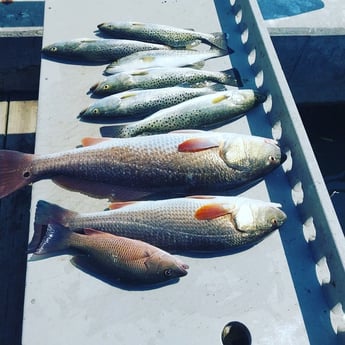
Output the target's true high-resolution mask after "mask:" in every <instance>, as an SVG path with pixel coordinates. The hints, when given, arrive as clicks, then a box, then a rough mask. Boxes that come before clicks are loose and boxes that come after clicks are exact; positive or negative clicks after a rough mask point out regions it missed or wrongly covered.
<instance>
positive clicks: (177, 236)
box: [32, 195, 287, 251]
mask: <svg viewBox="0 0 345 345" xmlns="http://www.w3.org/2000/svg"><path fill="white" fill-rule="evenodd" d="M110 208H111V209H110V210H108V211H101V212H90V213H78V212H75V211H71V210H68V209H65V208H62V207H60V206H58V205H55V204H51V203H49V202H46V201H43V200H40V201H38V203H37V205H36V213H35V224H36V227H37V225H44V224H47V223H58V224H63V225H64V226H67V227H69V228H71V229H72V230H78V229H82V228H85V227H86V228H89V227H92V228H95V229H99V230H101V231H104V232H108V233H112V234H116V235H118V236H125V237H128V238H133V239H140V240H142V241H145V242H148V243H151V244H153V245H155V246H158V247H160V248H164V249H166V250H170V251H171V250H172V251H175V250H203V251H213V250H223V249H233V248H239V247H242V246H246V245H249V244H253V243H256V242H258V241H260V240H261V239H263V238H264V237H266V236H267V235H268V234H270V233H271V232H272V231H274V230H276V229H277V228H279V227H281V226H282V225H283V224H284V222H285V220H286V218H287V217H286V214H285V213H284V212H283V211H282V210H281V209H280V208H281V205H280V204H277V203H273V202H268V201H261V200H255V199H249V198H245V197H238V196H236V197H231V196H212V195H210V196H192V197H187V198H173V199H166V200H158V201H138V202H130V203H115V204H111V205H110ZM37 228H38V229H39V227H37ZM32 242H33V245H32V246H33V247H35V245H34V243H35V242H36V241H35V239H33V241H32Z"/></svg>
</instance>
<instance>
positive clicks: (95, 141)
mask: <svg viewBox="0 0 345 345" xmlns="http://www.w3.org/2000/svg"><path fill="white" fill-rule="evenodd" d="M108 140H111V138H91V137H86V138H83V139H82V140H81V145H82V146H92V145H97V144H100V143H103V142H105V141H108Z"/></svg>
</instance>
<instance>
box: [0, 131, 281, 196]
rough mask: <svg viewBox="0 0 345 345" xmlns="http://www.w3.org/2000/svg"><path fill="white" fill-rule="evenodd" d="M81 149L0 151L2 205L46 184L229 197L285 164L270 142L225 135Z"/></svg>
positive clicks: (178, 135)
mask: <svg viewBox="0 0 345 345" xmlns="http://www.w3.org/2000/svg"><path fill="white" fill-rule="evenodd" d="M82 144H83V146H84V147H81V148H75V149H72V150H66V151H61V152H56V153H49V154H41V155H39V154H27V153H22V152H18V151H12V150H0V198H3V197H5V196H6V195H9V194H11V193H13V192H14V191H15V190H18V189H19V188H22V187H24V186H26V185H28V184H30V183H34V182H36V181H40V180H43V179H52V180H53V181H54V182H55V183H57V184H58V185H60V186H62V187H64V188H67V189H69V190H73V191H79V192H81V193H84V194H87V195H89V196H93V197H98V198H108V199H111V200H123V201H124V200H138V199H142V198H144V197H148V196H151V197H152V196H155V195H156V194H162V193H163V194H164V193H166V194H168V195H172V194H173V195H178V194H179V193H181V194H180V195H188V194H191V193H193V194H195V193H206V194H207V193H211V192H215V191H223V192H224V191H225V190H230V189H234V188H237V187H241V186H245V185H247V184H249V183H254V182H255V181H257V180H258V179H261V178H263V177H264V176H265V175H266V174H268V173H269V172H271V171H272V170H274V169H275V168H277V167H278V166H279V165H280V164H281V163H282V162H283V161H284V160H285V159H286V155H285V154H284V153H282V152H281V149H280V147H279V146H278V145H277V142H276V141H274V140H272V139H268V138H264V137H258V136H253V135H244V134H236V133H228V132H211V131H179V132H174V133H166V134H157V135H150V136H142V137H134V138H115V139H113V138H85V139H83V141H82Z"/></svg>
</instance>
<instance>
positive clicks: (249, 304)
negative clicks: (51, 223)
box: [23, 0, 343, 345]
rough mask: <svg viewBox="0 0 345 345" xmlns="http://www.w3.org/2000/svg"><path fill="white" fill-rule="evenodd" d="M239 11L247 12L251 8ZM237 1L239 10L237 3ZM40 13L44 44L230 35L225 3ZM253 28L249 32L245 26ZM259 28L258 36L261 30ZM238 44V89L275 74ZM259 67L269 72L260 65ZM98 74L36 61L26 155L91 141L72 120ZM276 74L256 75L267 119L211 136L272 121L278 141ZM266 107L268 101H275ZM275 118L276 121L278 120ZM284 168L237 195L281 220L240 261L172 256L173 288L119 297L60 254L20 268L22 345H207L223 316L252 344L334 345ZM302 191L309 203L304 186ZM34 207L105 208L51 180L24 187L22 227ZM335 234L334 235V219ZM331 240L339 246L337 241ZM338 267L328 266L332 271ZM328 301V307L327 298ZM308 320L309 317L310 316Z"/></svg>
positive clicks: (86, 128) (90, 131)
mask: <svg viewBox="0 0 345 345" xmlns="http://www.w3.org/2000/svg"><path fill="white" fill-rule="evenodd" d="M248 3H249V4H251V5H252V6H254V7H255V3H253V2H251V1H250V2H248ZM244 5H246V6H247V3H245V4H244ZM45 6H46V11H45V24H44V36H43V43H44V44H49V43H52V42H54V41H57V40H61V39H69V38H76V37H92V36H93V30H95V28H96V25H97V24H99V23H101V22H103V21H108V20H113V19H114V20H115V19H118V20H120V19H121V20H141V21H147V22H157V23H158V22H163V23H166V24H171V25H175V26H179V27H193V28H194V29H195V30H198V31H205V32H214V31H219V30H220V29H221V28H223V29H224V28H228V29H230V30H233V29H234V30H235V31H236V26H235V25H234V23H233V22H232V17H231V15H230V14H229V10H230V7H229V5H228V3H224V2H220V1H216V2H215V3H213V2H209V1H204V0H199V1H197V2H186V1H180V2H178V1H168V0H167V1H152V2H150V6H143V3H142V2H140V1H137V0H131V1H128V2H124V3H121V6H120V7H119V6H118V5H117V4H116V3H115V2H112V1H106V0H103V1H99V2H97V3H95V2H92V3H91V2H90V3H84V2H83V6H82V9H83V15H82V16H78V21H77V22H76V13H79V12H80V8H81V3H80V2H79V1H76V2H73V3H71V2H67V1H53V0H50V1H46V4H45ZM216 7H217V8H216ZM196 8H197V9H198V10H197V11H196V10H195V9H196ZM256 10H257V8H256ZM217 11H218V13H217ZM205 14H207V20H205ZM262 23H263V22H260V25H262ZM252 24H253V25H254V26H255V23H252ZM252 30H254V31H255V32H256V31H257V28H255V27H254V28H250V29H249V32H252ZM261 30H263V36H264V37H265V39H266V40H267V38H268V34H267V32H265V29H264V25H262V27H261ZM236 33H237V34H238V32H236ZM265 35H266V36H265ZM256 37H258V36H256ZM249 41H250V42H251V43H249V44H248V45H247V47H250V44H254V45H257V47H258V49H257V56H258V59H257V60H258V61H257V63H256V65H254V66H252V69H249V66H248V64H247V60H246V59H247V58H246V59H244V55H243V54H244V50H243V47H242V48H241V44H240V42H239V41H238V38H237V37H234V39H230V42H232V43H234V45H235V46H236V47H234V48H238V53H236V54H233V56H232V57H231V59H232V61H233V63H234V65H235V66H236V67H238V68H239V69H240V72H241V74H242V76H244V77H248V82H247V84H246V85H245V86H247V87H249V86H255V84H253V79H252V78H253V76H254V75H255V73H253V70H255V69H257V70H258V71H259V70H260V68H258V67H259V66H257V65H261V66H260V67H261V68H264V69H265V71H266V70H267V69H268V70H269V68H270V67H271V66H270V64H272V61H273V63H274V66H275V68H277V66H278V67H279V62H278V59H277V57H276V56H275V55H274V52H273V48H272V45H270V44H271V43H270V42H268V43H266V44H265V45H262V42H260V41H256V43H255V40H254V39H253V37H250V39H249ZM253 42H254V43H253ZM265 49H268V50H269V51H270V54H271V55H270V58H271V60H268V59H266V58H267V57H263V56H262V54H261V52H265ZM250 50H251V49H250V48H249V51H250ZM241 61H242V62H241ZM265 61H266V62H267V64H268V66H265ZM230 65H231V64H230V61H229V60H228V58H219V59H215V60H213V61H210V62H208V63H207V65H206V67H207V68H210V69H212V68H213V69H217V70H222V69H226V68H229V67H230ZM103 69H104V66H78V65H70V64H60V63H57V62H53V61H48V60H44V59H43V60H42V65H41V79H40V95H39V114H38V124H37V134H36V152H37V153H48V152H57V151H60V150H65V149H69V148H71V147H74V146H76V145H78V144H79V142H80V139H81V138H82V137H84V136H98V135H99V132H98V126H97V125H94V124H87V123H81V122H79V121H77V120H76V118H75V117H76V115H77V114H78V113H79V111H80V110H81V109H83V108H84V107H85V106H86V105H88V104H89V103H91V100H90V98H89V97H88V96H87V95H86V91H87V90H88V89H89V87H90V86H91V85H92V84H93V83H94V82H96V81H97V80H98V79H99V78H102V76H101V72H102V70H103ZM275 72H276V70H274V69H273V71H271V72H268V73H271V74H270V75H269V74H267V76H269V77H268V78H266V77H265V79H264V85H263V89H266V90H268V91H269V92H270V93H271V94H272V100H273V106H272V110H271V111H270V114H269V116H266V115H267V114H265V113H264V111H263V108H258V109H257V110H256V111H254V112H252V113H251V114H249V116H248V117H244V118H242V119H239V120H238V121H236V122H234V123H232V124H229V125H227V126H225V127H223V128H221V129H220V130H225V129H226V130H229V131H234V132H241V133H252V134H256V135H268V136H272V128H271V125H270V121H272V123H273V124H275V128H276V129H274V130H273V135H274V136H278V137H279V126H278V125H277V123H278V122H277V121H278V118H279V116H280V115H282V116H283V118H284V117H289V116H292V118H294V117H295V118H296V121H297V123H299V121H300V119H299V115H298V113H297V111H296V110H295V108H294V107H293V105H292V106H291V105H290V107H288V108H289V109H290V110H291V109H292V110H293V111H296V113H295V114H280V112H281V111H282V109H285V108H284V106H286V104H284V101H286V99H283V100H281V94H280V92H284V93H285V94H284V96H285V97H287V99H288V101H287V102H288V103H289V104H290V103H291V102H292V103H293V100H292V97H291V94H290V93H289V89H288V88H287V85H286V83H285V80H284V76H283V74H282V71H281V70H279V69H278V75H275V74H274V73H275ZM272 73H273V75H272ZM264 76H266V75H264ZM274 77H277V78H279V81H280V82H279V83H278V84H275V82H276V81H275V80H274ZM270 85H271V86H272V85H275V86H276V85H279V86H283V90H271V89H270ZM276 100H279V102H278V103H276ZM282 121H283V123H284V125H285V124H286V125H288V123H289V122H288V121H287V120H285V122H284V120H282ZM277 128H278V129H277ZM290 130H291V131H292V132H293V131H294V130H295V128H293V127H291V128H289V127H286V128H285V127H283V130H282V143H283V144H284V145H287V147H288V149H291V150H292V153H293V156H294V155H295V153H296V152H295V150H296V151H298V152H297V153H298V154H297V156H296V157H297V158H296V159H298V158H300V157H303V154H304V152H300V151H299V150H300V145H301V143H300V142H296V143H295V144H294V145H295V146H294V145H291V144H292V143H291V142H290V140H289V134H288V133H286V131H290ZM298 131H301V133H302V138H300V139H301V140H302V141H303V140H306V143H305V144H306V147H307V149H306V150H307V151H308V149H309V150H310V145H308V142H307V139H306V138H307V137H306V135H305V133H304V131H303V130H301V129H300V128H299V129H298ZM299 134H300V132H299V133H297V136H298V135H299ZM307 156H308V159H309V162H308V164H310V166H311V168H312V169H313V170H315V173H316V178H317V180H316V183H317V184H318V185H320V186H318V188H320V189H321V193H324V191H325V188H324V185H323V182H322V177H321V174H318V172H319V171H318V166H317V164H316V161H315V157H314V156H313V155H312V154H309V153H308V154H307ZM294 159H295V156H294ZM296 161H297V160H296ZM289 164H290V165H293V167H294V168H295V164H292V163H291V162H289V161H288V162H287V165H285V166H284V169H278V170H277V171H275V172H274V173H272V174H271V175H270V176H268V177H267V178H266V179H265V181H262V182H260V183H259V184H257V185H256V186H254V187H253V188H251V189H249V190H248V191H246V192H244V193H243V194H244V195H246V196H250V197H256V198H260V199H266V200H269V199H271V200H272V201H276V202H281V203H282V204H283V208H284V210H285V211H286V212H287V213H288V216H289V220H288V222H287V223H286V224H285V225H284V226H283V227H282V228H281V229H280V230H279V231H276V232H275V233H273V234H272V235H271V236H269V237H268V238H267V239H265V240H264V241H263V242H261V243H260V244H258V245H257V246H255V247H253V248H250V249H249V250H247V251H243V252H241V253H237V254H234V255H228V256H216V257H210V258H197V257H185V256H183V259H184V260H185V261H186V262H187V263H188V264H189V265H190V267H191V268H190V270H189V274H188V275H187V276H186V277H184V278H182V279H181V280H180V281H179V282H178V283H177V284H173V285H168V286H165V287H162V288H159V289H153V290H146V291H142V290H135V289H134V290H131V291H128V290H125V289H121V288H119V287H114V286H110V285H108V284H106V283H104V282H102V281H100V280H97V279H95V278H94V277H92V276H90V275H87V274H85V273H84V272H82V271H80V270H78V269H77V268H75V267H74V266H73V265H71V263H70V262H69V260H70V257H69V256H60V257H54V258H49V259H47V260H41V261H37V262H29V263H28V267H27V281H26V295H25V304H24V324H23V344H25V345H31V344H35V345H40V344H46V343H47V339H49V344H51V345H54V344H61V343H67V344H69V343H76V342H77V343H83V344H85V345H87V344H94V343H102V344H105V345H107V344H114V343H118V344H123V345H125V344H133V343H137V342H138V339H140V343H141V344H175V343H176V342H179V343H180V344H190V343H192V344H193V343H198V344H199V343H202V344H211V343H213V344H217V343H220V332H221V330H222V328H223V326H224V325H225V324H226V323H227V322H229V321H231V320H239V321H242V322H244V323H245V324H246V325H247V326H248V327H249V329H250V331H251V333H252V337H253V339H254V341H255V344H262V345H263V344H284V345H286V344H296V341H298V344H301V345H303V344H318V341H320V343H329V344H336V343H337V337H336V335H335V333H334V331H333V326H332V324H331V322H330V318H331V313H330V311H329V305H328V304H327V300H326V298H325V297H324V295H323V292H322V288H321V287H320V284H319V282H318V279H317V276H316V274H315V257H314V254H315V251H314V254H313V252H312V251H311V248H310V246H309V244H308V242H307V241H306V240H305V233H304V228H305V227H306V226H305V225H303V223H302V221H303V222H304V220H302V221H301V218H300V215H299V214H298V213H297V209H296V207H295V205H294V200H293V199H294V198H297V199H298V198H300V194H301V193H300V192H298V188H297V187H296V190H297V192H292V191H291V187H290V185H289V184H288V177H289V176H291V178H290V180H292V182H294V181H295V177H294V176H295V175H294V173H289V170H290V169H289V166H288V165H289ZM302 166H303V169H304V165H302ZM303 169H302V170H303ZM285 171H287V174H285ZM304 173H305V172H303V171H302V174H304ZM313 178H314V176H313ZM292 185H294V184H292ZM311 193H312V194H313V195H314V190H312V192H311ZM313 197H314V196H313ZM39 199H44V200H47V201H50V202H54V203H57V204H60V205H61V206H64V207H66V208H70V209H74V210H78V211H92V210H101V209H103V208H104V207H105V206H106V205H107V203H106V202H105V201H99V200H97V201H95V200H94V199H91V198H87V197H85V196H82V195H79V194H77V193H72V192H68V191H65V190H62V189H61V188H59V187H57V186H55V185H54V184H53V183H51V182H50V181H41V182H37V183H36V184H34V186H33V195H32V209H31V220H32V217H33V215H34V209H35V205H36V202H37V201H38V200H39ZM329 204H330V201H329V203H328V204H327V205H329ZM333 211H334V210H333ZM31 223H32V221H31ZM326 225H327V226H328V225H329V224H326ZM315 226H316V227H317V226H318V224H315ZM327 226H326V228H327ZM334 228H335V229H336V230H337V224H336V223H335V224H334ZM31 232H32V229H31ZM337 234H338V233H337V232H336V233H335V237H336V236H337ZM333 235H334V234H333ZM337 243H339V246H341V245H343V242H342V241H341V240H339V241H338V242H337ZM333 249H338V248H333ZM339 249H340V248H339ZM316 252H317V251H316ZM321 252H322V250H321ZM340 260H342V258H340ZM341 269H342V267H339V271H341ZM333 296H336V298H335V300H337V301H339V298H338V297H339V296H338V295H337V293H334V294H333ZM315 315H318V317H317V318H315ZM340 315H341V313H340ZM320 330H321V332H320ZM200 339H202V340H200Z"/></svg>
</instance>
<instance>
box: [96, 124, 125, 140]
mask: <svg viewBox="0 0 345 345" xmlns="http://www.w3.org/2000/svg"><path fill="white" fill-rule="evenodd" d="M126 127H127V125H113V126H103V127H101V128H100V129H99V131H100V133H101V136H102V137H109V138H124V137H128V135H126V134H125V133H124V129H125V128H126Z"/></svg>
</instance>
